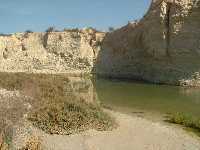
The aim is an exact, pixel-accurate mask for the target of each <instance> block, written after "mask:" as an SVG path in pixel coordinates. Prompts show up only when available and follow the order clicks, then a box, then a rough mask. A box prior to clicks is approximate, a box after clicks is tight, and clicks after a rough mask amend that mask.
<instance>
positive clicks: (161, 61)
mask: <svg viewBox="0 0 200 150" xmlns="http://www.w3.org/2000/svg"><path fill="white" fill-rule="evenodd" d="M199 16H200V2H199V0H153V1H152V4H151V6H150V8H149V10H148V12H147V14H146V15H145V16H144V17H143V18H142V19H141V20H140V21H139V22H133V23H131V22H130V23H129V24H128V25H126V26H124V27H122V28H120V29H118V30H115V31H114V32H111V33H101V32H97V31H95V30H92V29H85V30H66V31H63V32H46V33H21V34H14V35H11V36H0V71H7V72H10V71H12V72H43V73H91V72H95V73H97V74H99V75H102V76H108V77H117V78H131V79H137V80H145V81H149V82H154V83H167V84H181V85H185V84H189V85H191V84H193V83H195V84H197V83H200V77H197V76H196V75H197V74H199V73H198V72H200V17H199ZM193 74H194V76H195V77H194V76H192V75H193ZM196 79H198V80H199V81H198V82H196ZM180 80H181V81H180ZM185 81H186V82H185ZM180 82H181V83H180Z"/></svg>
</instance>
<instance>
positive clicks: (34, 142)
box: [19, 136, 42, 150]
mask: <svg viewBox="0 0 200 150" xmlns="http://www.w3.org/2000/svg"><path fill="white" fill-rule="evenodd" d="M19 150H42V146H41V140H40V139H39V138H38V137H35V136H32V137H30V138H29V139H28V141H27V142H26V144H25V146H24V147H22V148H21V149H19Z"/></svg>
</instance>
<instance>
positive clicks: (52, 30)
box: [46, 27, 56, 33]
mask: <svg viewBox="0 0 200 150" xmlns="http://www.w3.org/2000/svg"><path fill="white" fill-rule="evenodd" d="M55 31H56V29H55V27H49V28H48V29H47V30H46V32H47V33H49V32H55Z"/></svg>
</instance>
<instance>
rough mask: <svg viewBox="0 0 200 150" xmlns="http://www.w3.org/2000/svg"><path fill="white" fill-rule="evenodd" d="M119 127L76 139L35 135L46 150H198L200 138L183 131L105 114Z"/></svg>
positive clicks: (168, 126)
mask: <svg viewBox="0 0 200 150" xmlns="http://www.w3.org/2000/svg"><path fill="white" fill-rule="evenodd" d="M106 112H108V113H109V114H111V115H112V116H114V117H115V118H116V121H117V123H118V124H119V126H118V127H117V128H116V129H114V130H112V131H101V132H100V131H96V130H88V131H85V132H82V133H79V134H74V135H69V136H68V135H49V134H46V133H44V132H43V131H38V130H37V129H36V130H37V131H35V132H34V133H37V136H39V138H40V139H41V141H42V142H41V143H42V147H43V149H44V150H45V149H46V150H49V149H54V150H66V147H67V150H122V149H126V150H133V149H137V150H171V149H176V150H183V149H187V150H199V149H200V138H199V137H198V136H196V135H195V134H192V133H189V132H187V131H185V130H184V129H182V128H179V127H176V126H173V125H168V124H163V123H161V122H153V121H150V120H147V119H144V118H140V117H137V116H135V117H134V116H130V115H127V114H122V113H119V112H114V111H109V110H106Z"/></svg>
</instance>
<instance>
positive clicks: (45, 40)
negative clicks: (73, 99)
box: [0, 29, 104, 73]
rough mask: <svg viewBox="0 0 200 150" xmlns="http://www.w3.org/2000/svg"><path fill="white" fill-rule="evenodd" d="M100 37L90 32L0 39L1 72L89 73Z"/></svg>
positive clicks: (94, 32)
mask: <svg viewBox="0 0 200 150" xmlns="http://www.w3.org/2000/svg"><path fill="white" fill-rule="evenodd" d="M103 37H104V33H101V32H96V31H94V30H92V29H85V30H84V29H83V30H67V31H64V32H49V33H20V34H13V35H11V36H0V71H6V72H34V73H37V72H42V73H90V72H92V70H93V67H94V62H95V59H96V56H97V54H98V51H99V49H100V48H99V44H98V43H99V42H101V41H102V39H103Z"/></svg>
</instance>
